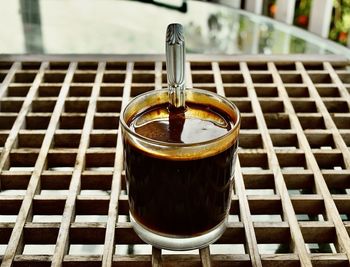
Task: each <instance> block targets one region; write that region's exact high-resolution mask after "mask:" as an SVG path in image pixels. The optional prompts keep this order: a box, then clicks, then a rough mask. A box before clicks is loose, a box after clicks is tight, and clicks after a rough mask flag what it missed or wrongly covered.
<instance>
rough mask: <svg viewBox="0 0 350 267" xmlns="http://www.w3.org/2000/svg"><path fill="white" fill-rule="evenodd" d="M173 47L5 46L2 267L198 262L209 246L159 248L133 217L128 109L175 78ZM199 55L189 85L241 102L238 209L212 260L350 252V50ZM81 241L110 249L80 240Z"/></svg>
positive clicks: (349, 259) (253, 262) (346, 256)
mask: <svg viewBox="0 0 350 267" xmlns="http://www.w3.org/2000/svg"><path fill="white" fill-rule="evenodd" d="M163 60H164V58H162V57H161V56H110V57H109V56H100V57H98V56H49V57H43V56H42V57H35V56H32V57H31V56H0V151H1V159H0V189H1V191H0V261H1V266H2V267H5V266H50V265H52V266H60V265H61V264H63V266H88V267H89V266H101V265H102V264H103V266H111V265H113V266H150V265H151V262H152V259H153V263H154V265H156V264H157V263H158V262H159V261H162V262H163V266H200V265H201V261H202V262H205V261H206V260H207V259H208V258H206V257H205V253H202V255H201V256H202V257H200V255H199V253H198V251H196V252H195V254H185V253H180V254H179V253H176V254H174V253H171V252H167V253H165V252H164V251H162V252H161V253H160V251H158V250H153V254H152V248H150V247H149V245H145V244H142V241H141V240H140V239H139V238H138V237H137V236H136V234H135V233H134V231H133V230H132V228H131V225H130V222H128V217H127V215H128V202H127V194H126V190H125V181H124V171H123V163H122V161H123V153H122V146H121V136H120V135H119V124H118V118H119V114H120V110H121V109H122V108H123V106H125V104H126V103H127V102H128V101H129V99H130V98H131V97H134V96H136V95H138V94H140V93H142V92H145V91H148V90H153V89H154V88H156V89H159V88H161V87H164V86H165V85H166V74H165V64H164V62H163ZM188 60H189V62H188V63H187V65H186V68H187V70H186V71H187V85H188V87H192V86H193V87H196V88H203V89H206V90H210V91H215V92H217V93H219V94H221V95H225V96H226V97H228V98H229V99H230V100H232V101H234V102H235V103H236V105H237V106H238V108H239V109H240V111H241V112H242V127H241V128H242V130H241V135H240V150H239V161H238V164H237V169H236V176H235V188H234V195H233V198H232V208H231V212H230V214H231V215H230V222H229V227H228V229H227V231H226V232H225V233H224V235H223V237H222V238H221V239H220V240H219V241H218V242H217V244H215V245H212V246H211V247H210V250H211V256H210V258H211V261H212V264H213V266H312V265H313V266H349V263H350V238H349V232H350V150H349V147H350V113H349V109H350V94H349V91H350V70H349V69H347V64H348V62H347V61H346V60H345V59H343V58H341V57H335V56H283V57H264V56H236V57H228V56H227V57H224V56H222V57H219V56H217V57H214V56H213V57H210V56H203V57H201V56H197V57H195V56H192V57H191V56H189V57H188ZM139 244H140V245H139ZM266 244H270V245H266ZM78 245H80V248H83V249H82V250H81V251H83V252H84V248H88V247H94V248H98V247H99V248H100V252H99V253H86V251H85V253H83V252H81V253H80V252H79V253H77V252H76V251H75V250H74V249H75V248H76V246H78ZM133 245H135V246H133ZM123 246H124V247H125V246H126V247H127V248H128V249H129V251H127V252H128V253H121V252H120V251H122V247H123ZM137 246H144V247H145V249H146V251H148V252H147V253H141V254H140V253H138V252H137V251H136V250H132V249H133V247H137ZM35 247H36V248H37V250H36V251H35V249H34V248H35ZM33 249H34V250H33ZM33 251H34V252H33ZM74 251H75V252H74ZM152 255H153V257H152Z"/></svg>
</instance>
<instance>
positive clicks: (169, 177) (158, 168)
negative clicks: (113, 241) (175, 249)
mask: <svg viewBox="0 0 350 267" xmlns="http://www.w3.org/2000/svg"><path fill="white" fill-rule="evenodd" d="M236 120H237V119H236V118H232V117H230V116H229V115H227V114H226V113H225V112H223V111H221V110H220V109H218V108H216V107H214V106H210V105H201V104H193V103H188V104H187V107H186V110H185V111H184V110H172V111H171V112H169V111H168V104H167V103H165V104H158V105H156V106H153V107H150V108H148V109H146V110H143V111H141V112H139V113H138V114H135V115H134V116H133V117H131V118H129V120H128V121H127V125H128V126H129V128H130V129H131V130H132V131H134V132H136V133H137V134H139V135H141V136H143V137H145V138H148V139H152V140H156V141H160V142H166V143H172V144H177V145H179V146H180V148H177V149H181V144H183V145H188V144H195V143H199V142H207V141H211V140H213V139H218V138H220V137H222V136H224V135H226V134H227V133H228V132H229V131H230V130H231V129H232V128H233V127H234V125H235V123H236ZM236 144H237V141H235V142H233V143H232V142H231V143H228V144H225V145H224V146H220V147H217V148H216V151H211V153H210V154H209V156H208V155H207V154H206V153H203V151H202V150H199V152H198V153H197V154H196V153H191V154H190V155H186V153H184V154H183V155H182V156H181V157H179V156H177V157H176V158H174V157H172V156H171V154H169V155H167V156H159V155H158V154H155V153H153V152H152V151H149V150H147V148H145V147H142V146H136V145H135V144H132V143H130V142H129V141H128V140H125V139H124V151H125V170H126V178H127V186H128V194H129V203H130V212H131V214H132V216H133V218H134V219H135V220H136V221H137V222H138V223H139V224H141V225H142V226H143V227H145V228H146V229H148V230H150V231H152V232H154V233H158V234H161V235H166V236H175V235H176V236H198V235H201V234H203V233H206V232H208V231H210V230H211V229H213V228H215V227H216V226H218V225H219V224H220V223H222V222H223V221H224V220H225V217H226V215H227V212H228V209H229V206H230V205H229V204H230V197H231V187H232V182H233V171H234V160H233V159H234V155H235V152H236V147H237V146H236Z"/></svg>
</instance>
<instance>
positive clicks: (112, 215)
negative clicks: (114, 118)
mask: <svg viewBox="0 0 350 267" xmlns="http://www.w3.org/2000/svg"><path fill="white" fill-rule="evenodd" d="M133 68H134V63H128V64H127V66H126V78H125V84H124V89H123V102H122V109H124V108H125V106H126V104H127V102H128V100H129V97H130V90H131V83H132V71H133ZM122 148H123V147H122V136H121V134H118V140H117V145H116V156H115V160H114V171H113V179H112V187H111V201H110V203H109V208H108V221H107V230H106V236H105V243H104V247H105V249H104V251H103V256H102V266H104V267H110V266H112V261H113V254H114V245H115V239H114V236H115V235H114V232H115V224H116V222H117V218H118V213H119V212H118V210H119V207H118V198H119V195H120V190H121V183H122V177H121V175H122V171H123V150H122Z"/></svg>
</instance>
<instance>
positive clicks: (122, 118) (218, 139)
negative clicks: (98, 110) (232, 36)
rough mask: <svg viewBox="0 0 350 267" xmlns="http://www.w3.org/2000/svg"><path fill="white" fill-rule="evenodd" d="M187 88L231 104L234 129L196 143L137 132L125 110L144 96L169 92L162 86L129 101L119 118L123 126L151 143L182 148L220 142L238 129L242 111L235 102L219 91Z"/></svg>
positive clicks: (228, 104)
mask: <svg viewBox="0 0 350 267" xmlns="http://www.w3.org/2000/svg"><path fill="white" fill-rule="evenodd" d="M187 90H190V91H192V92H195V93H199V94H205V95H208V96H211V97H214V98H218V99H219V100H221V101H222V102H224V103H225V105H227V106H229V107H230V108H231V109H232V110H234V112H235V114H236V118H237V119H236V121H235V123H234V125H233V127H232V129H231V130H230V131H228V132H227V133H226V134H224V135H222V136H219V137H217V138H215V139H210V140H207V141H202V142H195V143H190V144H184V143H171V142H164V141H158V140H154V139H151V138H148V137H145V136H143V135H140V134H138V133H136V132H135V131H132V130H131V129H130V127H129V125H127V123H126V122H125V120H124V113H125V110H127V109H128V107H130V106H131V105H132V104H133V102H134V101H137V100H138V99H140V98H142V97H144V96H145V95H148V94H157V93H168V89H167V88H162V89H159V90H151V91H147V92H145V93H142V94H140V95H138V96H136V97H134V98H133V99H132V100H131V101H129V103H128V104H127V105H126V106H125V107H124V108H123V109H122V110H121V112H120V118H119V120H120V122H121V124H122V128H123V129H124V130H125V131H127V132H128V133H129V134H131V135H132V136H135V137H136V138H138V139H141V140H143V141H145V142H147V143H151V144H154V145H159V146H167V147H182V148H184V147H194V146H203V145H207V144H212V143H215V142H218V141H220V140H222V139H225V138H226V137H227V136H229V135H231V134H233V133H234V132H235V131H237V128H239V127H240V124H241V113H240V111H239V109H238V108H237V106H236V105H235V104H234V103H232V102H231V101H229V100H228V99H227V98H226V97H224V96H221V95H219V94H217V93H213V92H209V91H206V90H203V89H196V88H186V91H187ZM237 137H238V135H237ZM236 139H237V138H236Z"/></svg>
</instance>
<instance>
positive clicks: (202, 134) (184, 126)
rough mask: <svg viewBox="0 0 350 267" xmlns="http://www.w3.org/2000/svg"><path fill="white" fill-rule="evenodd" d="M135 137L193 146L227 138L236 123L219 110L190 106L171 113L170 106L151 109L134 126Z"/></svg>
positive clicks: (137, 118) (134, 120)
mask: <svg viewBox="0 0 350 267" xmlns="http://www.w3.org/2000/svg"><path fill="white" fill-rule="evenodd" d="M130 127H131V129H133V130H134V131H135V132H136V133H138V134H140V135H142V136H144V137H147V138H150V139H153V140H157V141H162V142H169V143H183V144H192V143H199V142H205V141H210V140H213V139H215V138H218V137H220V136H223V135H225V134H226V133H227V132H228V131H230V130H231V129H232V127H233V122H232V121H231V120H229V119H228V118H227V116H225V115H224V114H222V113H220V112H219V111H218V110H216V109H214V108H212V107H209V106H203V105H196V104H189V105H188V106H187V108H186V110H185V111H184V110H170V111H169V108H168V105H167V104H163V105H158V106H155V107H153V108H150V109H148V110H146V111H144V112H142V113H141V114H139V115H138V116H136V117H135V118H134V119H133V120H132V121H131V122H130Z"/></svg>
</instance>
